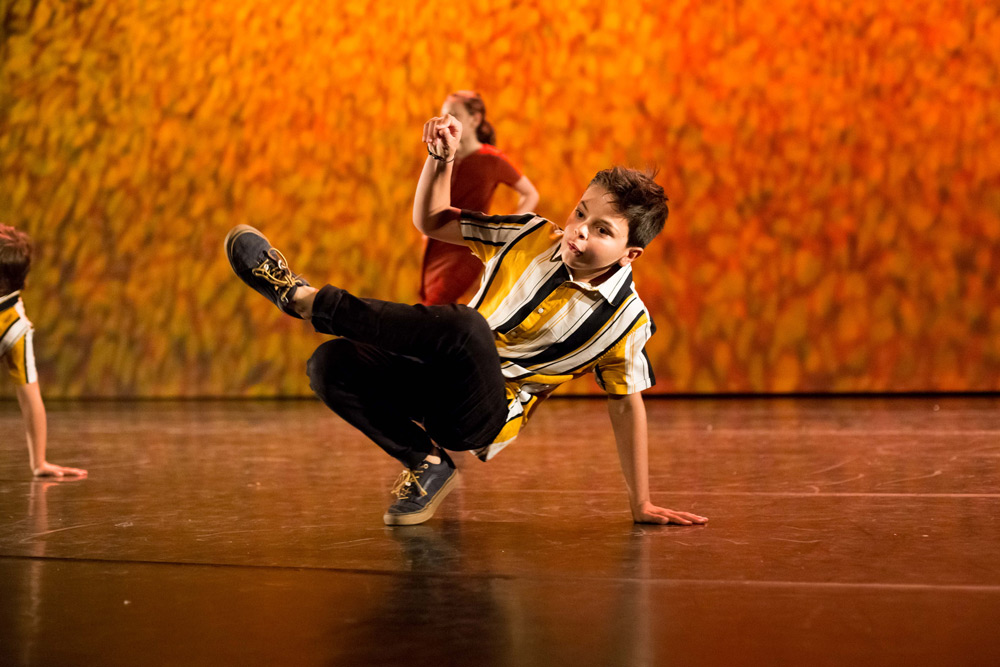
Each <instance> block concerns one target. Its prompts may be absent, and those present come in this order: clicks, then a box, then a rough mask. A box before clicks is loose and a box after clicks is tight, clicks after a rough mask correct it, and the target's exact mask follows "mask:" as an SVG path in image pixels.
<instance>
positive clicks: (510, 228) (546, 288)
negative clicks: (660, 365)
mask: <svg viewBox="0 0 1000 667" xmlns="http://www.w3.org/2000/svg"><path fill="white" fill-rule="evenodd" d="M460 222H461V229H462V236H463V237H464V238H465V241H466V243H467V245H468V246H469V247H470V248H471V249H472V252H473V253H475V255H476V256H477V257H479V258H480V259H481V260H483V262H484V263H485V264H486V270H485V272H484V274H483V279H482V283H481V285H480V288H479V291H478V292H477V293H476V295H475V297H473V299H472V302H471V303H470V304H469V305H470V306H472V307H473V308H476V309H477V310H478V311H479V312H480V314H482V316H483V317H485V318H486V321H487V322H489V325H490V328H492V329H493V332H494V338H495V340H496V345H497V351H498V352H499V354H500V361H501V369H502V371H503V374H504V378H505V380H506V389H507V401H508V412H507V423H506V424H505V426H504V427H503V429H502V430H501V431H500V434H499V435H498V436H497V438H496V440H495V441H494V442H493V443H492V444H490V445H488V446H486V447H483V448H481V449H479V450H477V454H478V455H479V457H480V458H482V459H484V460H488V459H490V458H492V457H493V456H494V455H495V454H496V453H497V452H499V451H500V450H501V449H503V448H504V447H505V446H506V445H508V444H509V443H510V442H511V441H512V440H513V439H514V438H515V437H516V436H517V434H518V432H519V431H520V429H521V427H522V426H523V425H524V424H525V423H526V422H527V420H528V417H529V416H530V415H531V413H532V411H533V410H534V409H535V407H537V405H538V403H539V402H540V401H541V400H542V399H544V398H545V397H547V396H548V395H549V394H550V393H551V392H552V391H553V390H554V389H555V388H556V387H557V386H559V385H560V384H562V383H563V382H566V381H567V380H571V379H573V378H576V377H579V376H581V375H584V374H586V373H590V372H592V371H593V372H594V374H595V377H596V379H597V383H598V384H599V385H600V386H601V388H602V389H604V391H605V392H607V393H609V394H622V395H624V394H633V393H636V392H640V391H642V390H644V389H648V388H649V387H651V386H653V384H654V383H655V382H656V380H655V378H654V377H653V368H652V365H651V364H650V362H649V358H648V357H647V356H646V352H645V349H644V348H645V344H646V341H647V340H649V337H650V336H652V335H653V331H654V330H655V327H654V325H653V321H652V319H651V318H650V316H649V313H648V312H647V311H646V307H645V305H644V304H643V303H642V300H641V299H639V295H638V294H636V291H635V284H634V283H633V282H632V269H631V267H629V266H624V267H620V268H619V269H618V270H617V271H615V273H614V274H612V275H611V277H609V278H608V279H607V280H605V281H604V282H603V283H601V284H600V285H598V286H597V287H591V286H590V285H589V284H587V283H582V282H578V281H574V280H573V279H572V277H571V275H570V272H569V269H568V268H567V267H566V265H565V264H563V262H562V260H561V259H560V256H559V236H560V235H561V232H560V230H559V229H558V228H557V227H556V226H555V225H554V224H552V223H551V222H550V221H548V220H546V219H545V218H541V217H539V216H536V215H532V214H526V215H511V216H489V215H485V214H482V213H475V212H472V211H462V215H461V220H460Z"/></svg>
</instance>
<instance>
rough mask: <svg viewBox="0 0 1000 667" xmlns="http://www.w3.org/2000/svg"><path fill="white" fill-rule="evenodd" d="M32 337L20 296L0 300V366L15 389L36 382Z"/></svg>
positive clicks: (18, 294)
mask: <svg viewBox="0 0 1000 667" xmlns="http://www.w3.org/2000/svg"><path fill="white" fill-rule="evenodd" d="M32 335H33V329H32V326H31V322H30V321H28V317H27V316H26V315H25V314H24V303H23V302H22V301H21V292H20V291H17V292H12V293H11V294H8V295H7V296H5V297H2V298H0V366H3V367H4V368H6V369H7V371H8V372H9V373H10V375H11V377H12V378H14V382H16V383H17V384H19V385H22V384H31V383H32V382H37V381H38V373H37V371H36V370H35V348H34V345H33V343H32Z"/></svg>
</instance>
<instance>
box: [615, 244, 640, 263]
mask: <svg viewBox="0 0 1000 667" xmlns="http://www.w3.org/2000/svg"><path fill="white" fill-rule="evenodd" d="M641 254H642V248H640V247H638V246H634V247H629V248H626V249H625V256H624V257H622V258H621V259H619V260H618V264H620V265H621V266H628V265H629V264H631V263H632V262H634V261H635V260H637V259H639V255H641Z"/></svg>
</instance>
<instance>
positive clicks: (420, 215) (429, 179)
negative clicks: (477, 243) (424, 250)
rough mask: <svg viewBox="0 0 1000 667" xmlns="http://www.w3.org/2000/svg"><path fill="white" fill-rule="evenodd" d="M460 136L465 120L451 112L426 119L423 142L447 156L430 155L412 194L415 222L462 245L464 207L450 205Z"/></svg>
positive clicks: (429, 232) (426, 231)
mask: <svg viewBox="0 0 1000 667" xmlns="http://www.w3.org/2000/svg"><path fill="white" fill-rule="evenodd" d="M461 138H462V124H461V123H460V122H458V119H457V118H455V117H454V116H452V115H447V116H439V117H435V118H431V119H430V120H429V121H427V122H426V123H424V137H423V141H424V143H425V144H427V146H428V147H429V150H432V151H434V153H435V154H436V155H438V156H440V157H442V158H444V160H435V159H434V158H433V157H431V156H430V155H428V156H427V160H425V161H424V170H423V171H422V172H421V174H420V181H419V182H418V183H417V194H416V196H415V197H414V198H413V225H414V226H415V227H416V228H417V229H419V230H420V232H421V233H422V234H424V235H426V236H429V237H430V238H432V239H437V240H438V241H445V242H447V243H455V244H459V245H462V244H463V243H464V240H463V239H462V229H461V227H460V226H459V223H458V219H459V216H460V215H461V211H459V210H458V209H457V208H453V207H452V205H451V172H452V167H453V166H454V165H453V164H452V163H453V162H454V160H455V152H456V151H457V150H458V141H459V139H461Z"/></svg>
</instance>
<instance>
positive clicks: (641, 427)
mask: <svg viewBox="0 0 1000 667" xmlns="http://www.w3.org/2000/svg"><path fill="white" fill-rule="evenodd" d="M608 413H609V414H610V415H611V427H612V429H613V430H614V432H615V442H616V443H617V445H618V460H619V461H620V462H621V466H622V473H623V474H624V475H625V483H626V484H627V485H628V499H629V506H630V507H631V508H632V519H633V521H635V522H636V523H678V524H683V525H685V526H690V525H691V524H695V523H706V522H707V521H708V519H707V518H705V517H703V516H698V515H697V514H691V513H690V512H678V511H675V510H669V509H666V508H664V507H657V506H656V505H654V504H653V503H652V502H651V501H650V499H649V443H648V436H647V427H646V406H645V405H644V404H643V402H642V394H640V393H635V394H627V395H614V394H608Z"/></svg>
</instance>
